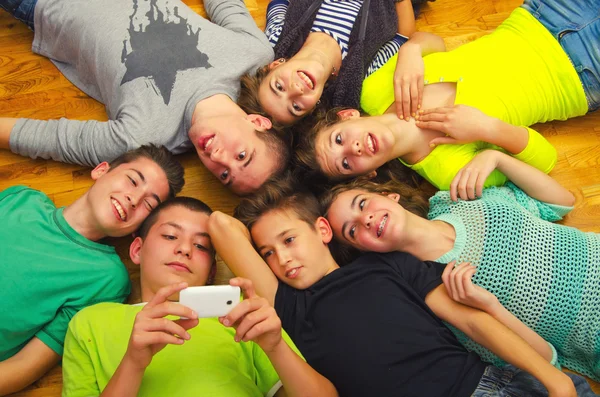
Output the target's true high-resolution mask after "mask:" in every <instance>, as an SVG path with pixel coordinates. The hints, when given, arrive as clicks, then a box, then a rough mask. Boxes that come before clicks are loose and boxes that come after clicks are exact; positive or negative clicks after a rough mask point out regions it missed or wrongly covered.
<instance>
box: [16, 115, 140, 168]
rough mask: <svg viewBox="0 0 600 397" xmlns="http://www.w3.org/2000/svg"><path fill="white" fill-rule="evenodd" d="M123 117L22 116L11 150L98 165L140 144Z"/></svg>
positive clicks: (46, 157) (17, 124) (93, 165)
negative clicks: (107, 118) (102, 118)
mask: <svg viewBox="0 0 600 397" xmlns="http://www.w3.org/2000/svg"><path fill="white" fill-rule="evenodd" d="M128 124H131V123H127V122H125V121H123V120H109V121H104V122H100V121H95V120H88V121H79V120H68V119H65V118H61V119H59V120H33V119H19V120H18V121H17V123H16V124H15V126H14V127H13V129H12V131H11V134H10V140H9V145H10V150H12V151H13V152H14V153H17V154H19V155H22V156H28V157H31V158H34V159H35V158H37V157H41V158H44V159H50V158H51V159H53V160H56V161H61V162H64V163H71V164H81V165H87V166H91V167H95V166H96V165H98V164H99V163H101V162H103V161H111V160H113V159H114V158H116V157H117V156H119V155H121V154H123V153H125V152H127V151H129V150H132V149H135V148H137V147H139V146H140V145H141V144H139V143H137V142H135V141H134V140H133V139H132V138H131V136H130V134H129V132H130V131H132V130H133V126H132V125H128Z"/></svg>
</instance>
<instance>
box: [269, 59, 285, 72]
mask: <svg viewBox="0 0 600 397" xmlns="http://www.w3.org/2000/svg"><path fill="white" fill-rule="evenodd" d="M282 63H285V58H279V59H276V60H274V61H273V62H271V63H270V64H269V71H271V70H273V69H275V68H276V67H277V66H279V65H281V64H282Z"/></svg>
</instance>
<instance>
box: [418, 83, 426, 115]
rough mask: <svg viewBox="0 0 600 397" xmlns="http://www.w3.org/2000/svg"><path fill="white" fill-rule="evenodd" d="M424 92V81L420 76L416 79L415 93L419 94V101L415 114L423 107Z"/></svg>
mask: <svg viewBox="0 0 600 397" xmlns="http://www.w3.org/2000/svg"><path fill="white" fill-rule="evenodd" d="M424 90H425V80H424V79H423V76H421V77H419V78H418V79H417V91H418V92H419V101H418V103H417V112H418V109H421V107H422V106H423V91H424Z"/></svg>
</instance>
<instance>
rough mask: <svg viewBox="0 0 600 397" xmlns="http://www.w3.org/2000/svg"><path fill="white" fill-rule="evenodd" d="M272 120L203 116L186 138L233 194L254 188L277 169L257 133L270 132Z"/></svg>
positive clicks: (255, 116) (251, 116)
mask: <svg viewBox="0 0 600 397" xmlns="http://www.w3.org/2000/svg"><path fill="white" fill-rule="evenodd" d="M269 128H271V122H270V121H269V120H268V119H266V118H264V117H262V116H257V115H248V116H246V117H238V116H214V117H205V118H204V119H203V120H200V121H198V122H197V123H196V125H195V127H194V128H192V129H190V132H189V138H190V140H191V141H192V143H193V144H194V147H195V148H196V152H197V153H198V157H199V158H200V161H202V164H204V166H205V167H206V168H207V169H208V170H209V171H210V172H211V173H212V174H213V175H214V176H216V177H217V178H219V180H220V181H221V183H223V184H224V185H225V186H227V187H229V188H230V189H231V190H232V191H233V192H234V193H236V194H247V193H251V192H253V191H255V190H257V189H258V188H259V187H260V186H261V185H262V184H263V183H264V182H265V181H266V180H267V179H268V178H269V177H270V176H271V175H272V174H273V172H274V171H275V169H276V168H277V163H276V161H277V160H276V156H273V155H270V154H269V153H268V148H267V145H266V143H265V142H264V141H263V140H262V139H260V138H259V137H258V135H257V134H266V133H269V132H268V131H267V130H268V129H269Z"/></svg>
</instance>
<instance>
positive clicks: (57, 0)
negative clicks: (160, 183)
mask: <svg viewBox="0 0 600 397" xmlns="http://www.w3.org/2000/svg"><path fill="white" fill-rule="evenodd" d="M204 6H205V8H206V11H207V14H208V16H209V18H211V21H212V22H211V21H208V20H206V19H204V18H202V17H201V16H200V15H198V14H196V13H195V12H194V11H192V10H191V9H190V8H189V7H187V6H186V5H185V4H183V3H182V2H181V1H179V0H68V1H67V0H39V1H38V3H37V5H36V8H35V14H34V18H35V38H34V41H33V51H34V52H36V53H39V54H41V55H44V56H47V57H48V58H50V59H52V61H53V62H54V64H55V65H56V66H57V67H58V69H59V70H60V71H61V72H62V73H63V74H64V75H65V76H66V77H67V78H68V79H69V80H70V81H71V82H72V83H73V84H75V85H76V86H77V87H79V88H80V89H81V90H83V91H84V92H85V93H87V94H88V95H90V96H91V97H93V98H95V99H97V100H98V101H100V102H102V103H104V104H105V106H106V111H107V113H108V117H109V118H110V120H109V121H106V122H99V121H93V120H90V121H78V120H68V119H64V118H63V119H60V120H48V121H42V120H31V119H19V121H18V122H17V123H16V125H15V127H14V128H13V130H12V131H11V135H10V148H11V150H12V151H13V152H15V153H18V154H20V155H24V156H30V157H33V158H36V157H42V158H52V159H54V160H58V161H63V162H67V163H76V164H83V165H90V166H94V165H96V164H98V163H100V162H102V161H110V160H112V159H114V158H115V157H117V156H119V155H120V154H122V153H125V152H127V151H129V150H131V149H135V148H137V147H139V146H141V145H143V144H147V143H154V144H157V145H165V146H166V147H167V148H168V149H169V150H170V151H171V152H173V153H175V154H178V153H182V152H184V151H186V150H188V149H190V148H191V147H192V144H191V142H190V141H189V139H188V136H187V133H188V130H189V128H190V125H191V119H192V114H193V111H194V109H195V107H196V104H197V103H198V102H199V101H201V100H202V99H204V98H207V97H209V96H212V95H215V94H225V95H228V96H229V97H231V98H232V99H234V100H235V99H236V97H237V94H238V91H239V77H240V76H241V75H242V74H244V73H246V72H252V71H254V70H255V69H256V68H257V67H259V66H262V65H265V64H267V63H269V62H270V61H271V60H272V59H273V50H272V49H271V45H270V44H269V42H268V40H267V38H266V37H265V35H264V33H263V32H262V31H261V30H260V29H259V28H258V27H257V26H256V24H255V23H254V20H253V19H252V17H251V16H250V14H249V12H248V10H247V9H246V6H245V5H244V2H243V1H242V0H204Z"/></svg>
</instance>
